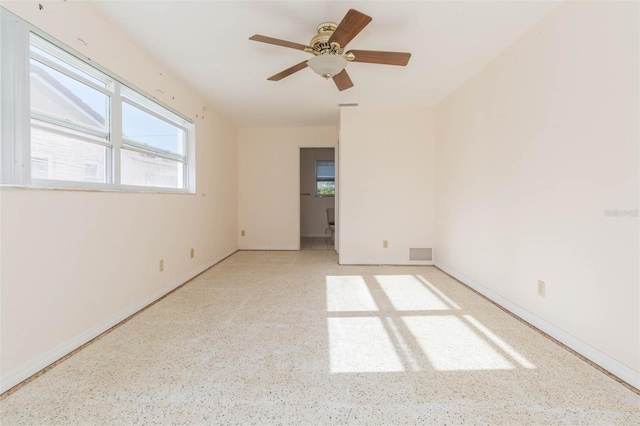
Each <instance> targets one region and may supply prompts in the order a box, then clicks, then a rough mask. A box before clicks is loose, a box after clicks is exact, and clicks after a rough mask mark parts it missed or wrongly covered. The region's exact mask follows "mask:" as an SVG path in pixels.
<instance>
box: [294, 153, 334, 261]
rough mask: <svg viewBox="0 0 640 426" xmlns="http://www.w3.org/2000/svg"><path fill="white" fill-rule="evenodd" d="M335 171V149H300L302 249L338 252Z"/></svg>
mask: <svg viewBox="0 0 640 426" xmlns="http://www.w3.org/2000/svg"><path fill="white" fill-rule="evenodd" d="M335 169H336V168H335V148H300V250H335V190H336V176H335ZM330 219H333V223H331V224H330Z"/></svg>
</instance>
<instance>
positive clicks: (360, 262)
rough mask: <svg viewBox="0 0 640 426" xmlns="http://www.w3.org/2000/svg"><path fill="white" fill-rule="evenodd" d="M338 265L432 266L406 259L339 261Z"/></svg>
mask: <svg viewBox="0 0 640 426" xmlns="http://www.w3.org/2000/svg"><path fill="white" fill-rule="evenodd" d="M338 263H339V264H340V265H401V266H410V265H414V266H433V264H434V263H433V262H431V261H424V260H406V259H397V260H394V259H379V260H378V259H342V258H341V259H339V260H338Z"/></svg>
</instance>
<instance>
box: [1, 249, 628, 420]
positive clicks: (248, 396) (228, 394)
mask: <svg viewBox="0 0 640 426" xmlns="http://www.w3.org/2000/svg"><path fill="white" fill-rule="evenodd" d="M0 408H1V411H2V414H1V415H0V423H1V424H2V425H14V424H38V425H54V424H55V425H73V424H91V425H130V424H203V425H212V424H258V425H263V424H291V425H307V424H309V425H330V424H363V425H374V424H381V425H392V424H420V425H436V424H492V425H497V424H504V425H525V424H535V425H540V424H593V425H605V424H607V425H609V424H619V425H636V424H640V396H638V395H637V394H635V393H633V392H632V391H630V390H629V389H627V388H625V387H624V386H622V385H620V384H619V383H617V382H616V381H614V380H612V379H611V378H609V377H608V376H606V375H604V374H603V373H601V372H599V371H598V370H596V369H594V368H593V367H591V366H589V365H587V364H585V363H584V362H583V361H581V360H580V359H578V358H577V357H575V356H574V355H572V354H571V353H569V352H567V351H566V350H564V349H563V348H561V347H559V346H558V345H556V344H555V343H553V342H551V341H549V340H547V339H546V338H545V337H543V336H542V335H540V334H538V333H536V332H535V331H533V330H532V329H530V328H529V327H527V326H526V325H524V324H522V323H521V322H519V321H517V320H516V319H514V318H512V317H511V316H509V315H508V314H506V313H504V312H503V311H501V310H500V309H499V308H497V307H495V306H494V305H492V304H491V303H489V302H487V301H486V300H484V299H482V298H481V297H479V296H478V295H476V294H475V293H473V292H472V291H470V290H469V289H467V288H465V287H464V286H462V285H460V284H459V283H458V282H456V281H455V280H453V279H452V278H450V277H449V276H447V275H445V274H444V273H442V272H440V271H439V270H437V269H435V268H433V267H392V266H338V265H337V264H336V254H335V252H333V251H326V250H309V251H300V252H238V253H236V254H235V255H233V256H231V257H230V258H228V259H226V260H225V261H223V262H222V263H220V264H218V265H217V266H215V267H214V268H212V269H210V270H208V271H207V272H205V273H204V274H202V275H200V276H199V277H197V278H196V279H194V280H193V281H191V282H189V283H188V284H187V285H186V286H184V287H182V288H181V289H179V290H178V291H176V292H175V293H173V294H171V295H170V296H169V297H167V298H165V299H163V300H161V301H160V302H159V303H157V304H155V305H153V306H151V307H150V308H149V309H147V310H145V311H143V312H142V313H141V314H139V315H137V316H135V317H134V318H133V319H131V320H130V321H128V322H127V323H125V324H123V325H122V326H120V327H118V328H116V329H115V330H114V331H112V332H111V333H109V334H107V335H105V336H103V337H102V338H100V339H99V340H97V341H95V342H94V343H93V344H91V345H89V346H88V347H86V348H85V349H83V350H81V351H80V352H78V353H77V354H75V355H73V356H72V357H70V358H68V359H67V360H65V361H64V362H62V363H60V364H59V365H58V366H56V367H55V368H53V369H51V370H50V371H48V372H47V373H45V374H43V375H42V376H40V377H38V378H36V379H35V380H33V381H32V382H31V383H28V384H27V385H25V386H24V387H22V388H20V389H19V390H17V391H16V392H14V393H12V394H10V395H8V396H7V397H6V398H4V399H3V400H2V401H0Z"/></svg>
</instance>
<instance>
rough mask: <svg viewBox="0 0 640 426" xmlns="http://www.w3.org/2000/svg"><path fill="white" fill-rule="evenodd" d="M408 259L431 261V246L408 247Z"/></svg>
mask: <svg viewBox="0 0 640 426" xmlns="http://www.w3.org/2000/svg"><path fill="white" fill-rule="evenodd" d="M409 260H420V261H423V262H424V261H432V260H433V249H432V248H410V249H409Z"/></svg>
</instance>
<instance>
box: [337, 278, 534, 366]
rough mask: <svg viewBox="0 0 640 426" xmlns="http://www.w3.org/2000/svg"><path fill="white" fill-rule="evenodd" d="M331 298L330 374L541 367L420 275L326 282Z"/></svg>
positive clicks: (343, 279) (338, 279)
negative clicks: (536, 365) (466, 312)
mask: <svg viewBox="0 0 640 426" xmlns="http://www.w3.org/2000/svg"><path fill="white" fill-rule="evenodd" d="M367 280H369V282H368V281H367ZM326 291H327V312H328V318H327V328H328V334H329V352H330V353H329V357H330V370H331V372H332V373H367V372H403V371H425V370H436V371H470V370H511V369H515V368H526V369H533V368H535V365H533V364H532V363H531V362H529V361H528V360H527V359H526V358H525V357H524V356H523V355H521V354H520V353H519V352H518V351H516V350H515V349H514V348H513V347H512V346H511V345H509V344H508V343H507V342H505V341H504V340H503V339H501V338H500V337H498V336H497V335H496V334H495V333H494V332H492V331H491V330H490V329H489V328H487V327H486V326H484V325H483V324H482V323H481V322H480V321H478V320H477V319H476V318H474V317H473V316H472V315H469V314H465V313H464V310H463V309H462V308H461V307H460V306H459V305H458V304H457V303H455V301H453V300H452V299H451V298H449V297H448V296H447V295H445V294H444V293H443V292H442V291H441V290H440V289H438V288H436V287H435V286H434V285H433V284H431V283H430V282H429V281H428V280H426V279H425V278H424V277H422V276H419V275H416V276H414V275H375V276H374V277H373V278H365V277H363V276H327V277H326Z"/></svg>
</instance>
